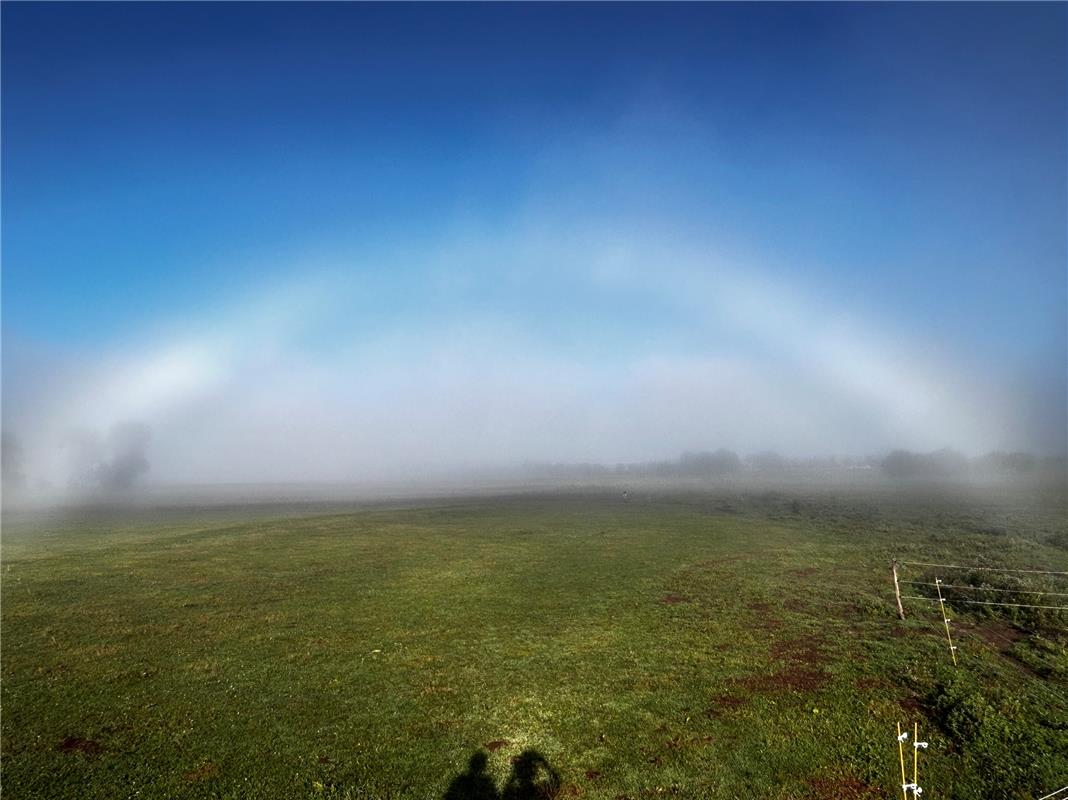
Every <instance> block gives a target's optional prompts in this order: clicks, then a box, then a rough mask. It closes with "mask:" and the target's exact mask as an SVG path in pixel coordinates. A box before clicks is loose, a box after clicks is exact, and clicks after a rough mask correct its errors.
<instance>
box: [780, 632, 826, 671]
mask: <svg viewBox="0 0 1068 800" xmlns="http://www.w3.org/2000/svg"><path fill="white" fill-rule="evenodd" d="M771 655H772V657H773V658H777V659H780V660H783V661H791V662H795V663H798V664H808V665H809V666H820V665H822V664H826V663H827V661H828V660H829V659H828V658H827V654H826V653H824V651H823V641H822V640H821V639H820V638H819V637H816V636H800V637H798V638H796V639H786V640H784V641H778V642H772V644H771Z"/></svg>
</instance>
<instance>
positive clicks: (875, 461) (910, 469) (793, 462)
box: [525, 448, 1066, 479]
mask: <svg viewBox="0 0 1068 800" xmlns="http://www.w3.org/2000/svg"><path fill="white" fill-rule="evenodd" d="M1065 469H1066V464H1065V459H1064V458H1058V457H1039V456H1036V455H1034V454H1032V453H1023V452H1001V451H994V452H990V453H987V454H985V455H982V456H978V457H975V458H969V457H967V456H965V455H964V454H963V453H960V452H958V451H956V450H953V449H951V448H943V449H941V450H935V451H933V452H930V453H917V452H913V451H911V450H894V451H892V452H891V453H889V454H887V455H885V456H865V457H855V458H854V457H849V456H845V457H842V456H828V457H820V458H787V457H785V456H782V455H780V454H778V453H776V452H774V451H764V452H760V453H753V454H750V455H747V456H744V457H743V456H739V455H738V454H737V453H736V452H734V451H733V450H726V449H722V448H721V449H719V450H715V451H698V452H686V453H683V454H682V455H681V456H679V457H678V458H677V459H674V460H670V461H641V462H635V463H626V464H623V463H621V464H615V465H609V464H598V463H528V464H526V465H525V472H526V473H527V474H529V475H531V476H533V477H552V478H570V479H579V478H598V477H610V476H623V477H635V478H716V477H725V476H730V475H739V474H758V473H759V474H767V475H777V474H787V473H794V474H820V473H828V472H838V471H856V472H874V473H880V474H883V475H885V476H887V477H890V478H952V477H968V476H989V477H999V476H1000V477H1009V476H1014V475H1028V474H1032V473H1036V472H1040V471H1050V470H1056V471H1064V470H1065Z"/></svg>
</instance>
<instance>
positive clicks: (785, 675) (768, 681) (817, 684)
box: [739, 666, 830, 694]
mask: <svg viewBox="0 0 1068 800" xmlns="http://www.w3.org/2000/svg"><path fill="white" fill-rule="evenodd" d="M829 680H830V676H829V675H828V674H827V673H826V672H824V671H823V670H822V669H808V668H805V667H800V666H789V667H787V668H786V669H784V670H780V671H779V672H773V673H771V674H769V675H753V676H750V677H748V678H743V679H742V680H741V681H740V682H739V685H740V686H742V687H743V688H745V689H746V690H747V691H748V692H750V693H752V694H768V693H772V692H778V691H790V692H814V691H817V690H818V689H822V688H823V687H824V686H826V685H827V682H828V681H829Z"/></svg>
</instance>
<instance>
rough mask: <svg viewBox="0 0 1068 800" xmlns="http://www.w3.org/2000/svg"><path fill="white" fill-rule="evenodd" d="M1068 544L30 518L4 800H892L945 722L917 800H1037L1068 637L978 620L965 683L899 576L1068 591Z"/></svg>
mask: <svg viewBox="0 0 1068 800" xmlns="http://www.w3.org/2000/svg"><path fill="white" fill-rule="evenodd" d="M1065 531H1068V511H1066V508H1065V497H1064V494H1063V491H1061V492H1056V491H1055V492H1053V493H1047V494H1045V495H1042V496H1038V495H1036V494H1035V493H1034V492H1030V493H1028V492H1024V491H1023V490H1018V491H1008V490H1006V491H999V492H993V491H986V492H969V493H962V494H961V495H960V496H955V497H954V498H953V499H946V498H943V497H941V496H940V495H938V494H937V493H933V492H932V493H923V492H918V491H910V492H909V493H907V494H902V493H901V492H893V491H889V490H879V491H875V490H871V491H861V490H856V489H851V490H843V491H841V492H834V491H831V490H819V491H816V490H805V491H801V490H785V489H783V490H779V491H772V490H765V489H761V490H755V489H752V490H745V491H743V490H737V489H736V490H731V489H728V488H718V489H708V490H706V491H699V490H688V491H668V490H667V489H661V490H649V491H638V492H631V496H630V498H629V500H628V501H627V502H624V501H623V499H622V498H621V496H620V494H619V492H617V491H607V490H606V491H593V490H589V491H577V490H576V491H570V492H557V493H552V494H550V493H546V494H527V495H516V496H511V497H487V498H483V499H479V498H471V499H467V500H461V499H456V498H453V499H449V500H448V501H439V502H424V503H421V504H412V505H410V506H408V507H404V508H372V509H362V510H360V509H352V510H349V511H346V512H344V513H336V512H333V513H314V511H313V510H308V509H304V510H302V512H301V513H300V514H288V515H282V514H280V513H275V512H271V511H270V509H269V508H259V509H251V508H250V509H249V510H248V511H247V513H241V512H239V511H234V510H229V511H227V512H225V513H223V512H211V511H199V512H193V511H182V510H169V511H152V510H149V509H143V510H140V511H137V512H114V513H110V512H109V513H104V512H95V513H92V514H90V513H86V514H83V515H80V516H78V515H75V516H73V517H72V516H70V515H67V516H59V515H54V516H44V517H32V518H25V519H19V518H14V517H9V518H7V519H5V526H4V531H3V554H2V555H3V558H2V577H3V583H2V635H3V642H2V645H3V649H2V677H3V683H2V700H3V709H2V710H3V715H2V786H3V791H4V796H5V797H9V798H107V799H108V800H113V798H122V797H131V798H132V797H139V798H185V797H189V798H193V797H204V798H207V797H213V798H215V797H218V798H291V797H293V798H305V797H307V798H316V797H327V798H448V800H456V798H477V799H478V800H485V799H488V798H496V797H498V796H503V797H506V798H534V797H543V796H546V795H550V794H556V795H558V796H560V797H588V798H630V799H631V800H637V799H638V798H647V797H661V796H665V797H668V796H672V797H690V798H703V797H710V798H735V797H739V798H748V797H753V798H863V797H872V798H874V797H880V798H892V797H900V796H901V793H900V789H899V787H898V785H897V784H898V783H899V782H900V781H899V767H898V761H897V744H896V742H895V736H894V729H895V724H896V723H898V722H901V723H904V724H907V725H909V726H910V727H911V725H912V723H913V722H918V723H919V725H920V732H921V738H923V739H925V740H927V741H929V742H930V747H929V748H928V749H927V750H926V751H922V756H921V759H922V760H921V765H920V783H921V785H922V786H923V788H924V795H923V796H924V797H926V798H977V799H981V798H990V797H1006V798H1009V797H1011V798H1037V797H1039V796H1041V795H1042V794H1045V793H1046V792H1050V791H1053V790H1054V789H1057V788H1059V787H1060V786H1062V785H1064V784H1066V783H1068V700H1066V699H1065V698H1066V697H1068V653H1066V635H1068V634H1066V632H1065V627H1066V626H1065V623H1066V619H1065V617H1064V615H1063V612H1047V611H1034V610H1030V609H997V608H994V609H991V608H988V607H983V606H964V605H961V606H959V607H956V608H953V610H952V612H951V614H950V616H951V617H952V619H953V631H954V634H955V636H956V640H957V644H958V646H959V657H960V665H959V666H958V667H957V668H954V667H953V666H952V664H951V663H950V657H949V652H948V648H947V644H946V640H945V633H944V630H943V628H942V625H941V617H940V615H939V613H938V611H937V604H932V603H929V602H926V601H907V603H908V608H907V610H908V612H909V616H908V618H907V619H906V621H905V622H899V621H898V620H897V617H896V613H895V608H894V604H893V593H892V587H891V582H890V572H889V563H890V560H891V558H892V557H895V556H896V557H898V558H902V559H905V560H912V561H929V562H945V563H952V564H988V565H1000V566H1016V567H1035V568H1044V569H1049V570H1058V569H1059V570H1068V534H1066V533H1065ZM936 575H939V576H941V577H942V578H943V579H946V580H948V579H950V578H954V579H957V580H958V581H964V580H970V581H973V582H974V581H975V580H977V578H976V575H975V574H960V573H956V574H953V575H950V574H948V573H946V572H944V571H943V572H938V571H932V570H930V569H925V568H922V567H908V568H906V569H905V570H903V575H902V577H904V578H906V579H912V580H917V581H927V580H929V579H932V578H933V577H934V576H936ZM980 577H981V576H980ZM1024 577H1025V580H1024V581H1023V582H1021V581H1018V580H1016V581H1015V582H1012V583H1008V584H1003V585H1001V588H1002V589H1004V590H1005V594H1003V595H1001V596H1003V597H1006V598H1007V599H1009V600H1012V599H1013V598H1019V597H1027V596H1026V595H1019V594H1015V593H1013V592H1015V591H1016V590H1021V589H1028V590H1031V591H1035V590H1038V589H1043V588H1046V589H1050V588H1052V589H1059V590H1060V591H1062V592H1068V588H1066V587H1068V581H1062V582H1060V583H1059V584H1058V581H1060V579H1059V578H1056V577H1043V576H1024ZM999 580H1000V579H999ZM1036 587H1037V588H1036ZM909 588H910V589H913V590H916V591H921V592H922V591H925V590H926V588H927V587H924V586H911V585H910V587H909ZM916 591H908V592H907V593H908V594H915V593H916ZM955 596H957V597H970V596H973V595H969V594H967V593H964V592H963V591H960V592H958V593H957V594H956V595H955ZM1056 599H1060V600H1064V599H1068V598H1056ZM992 611H993V612H996V613H991V612H992Z"/></svg>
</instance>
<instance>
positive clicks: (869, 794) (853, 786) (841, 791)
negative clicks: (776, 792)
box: [808, 777, 881, 800]
mask: <svg viewBox="0 0 1068 800" xmlns="http://www.w3.org/2000/svg"><path fill="white" fill-rule="evenodd" d="M808 785H809V788H810V789H811V790H812V795H811V796H812V797H813V798H814V800H868V798H872V799H873V800H874V798H876V797H880V796H881V795H880V793H879V790H878V789H876V788H875V787H874V786H871V785H870V784H867V783H864V781H862V780H860V779H859V778H852V777H845V778H810V779H809V780H808Z"/></svg>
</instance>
